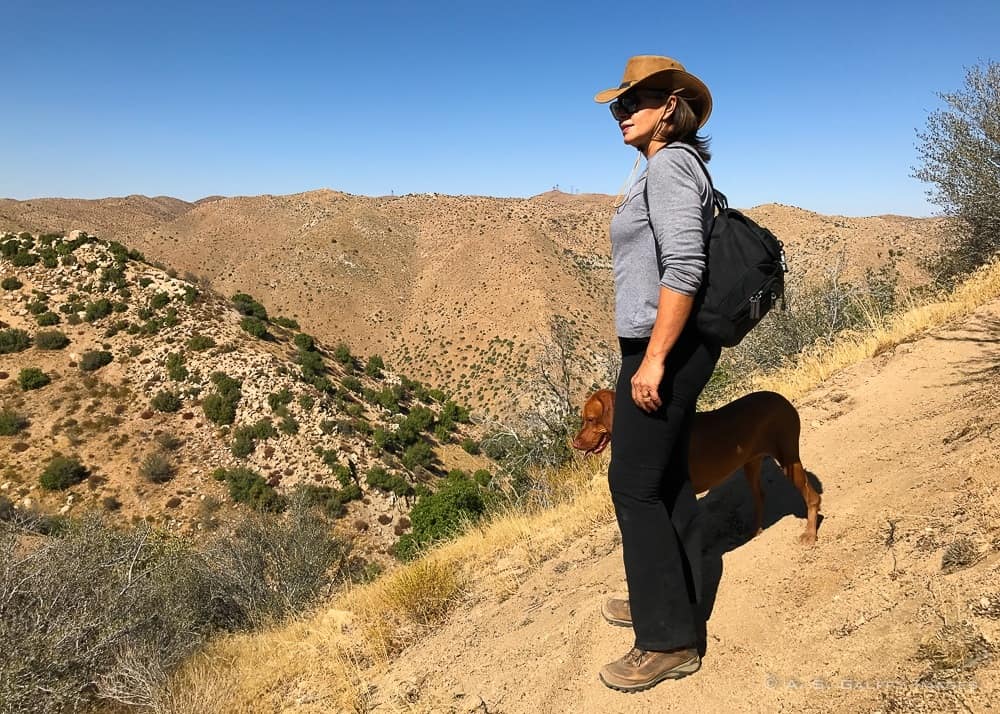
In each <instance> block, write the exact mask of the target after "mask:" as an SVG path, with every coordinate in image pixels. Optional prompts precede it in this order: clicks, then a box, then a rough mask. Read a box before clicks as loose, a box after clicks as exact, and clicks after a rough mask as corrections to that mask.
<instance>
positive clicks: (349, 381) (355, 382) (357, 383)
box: [340, 375, 362, 394]
mask: <svg viewBox="0 0 1000 714" xmlns="http://www.w3.org/2000/svg"><path fill="white" fill-rule="evenodd" d="M340 383H341V384H343V385H344V388H345V389H349V390H350V391H352V392H354V393H355V394H361V391H362V386H361V380H360V379H358V378H357V377H352V376H351V375H347V376H346V377H344V378H343V379H342V380H341V382H340Z"/></svg>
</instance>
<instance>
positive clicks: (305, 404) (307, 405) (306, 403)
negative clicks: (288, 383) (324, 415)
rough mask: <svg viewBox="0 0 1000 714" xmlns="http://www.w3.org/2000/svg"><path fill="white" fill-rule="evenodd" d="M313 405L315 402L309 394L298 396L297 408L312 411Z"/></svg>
mask: <svg viewBox="0 0 1000 714" xmlns="http://www.w3.org/2000/svg"><path fill="white" fill-rule="evenodd" d="M315 403H316V400H315V399H314V398H313V397H312V396H311V395H309V394H300V395H299V406H300V407H302V408H303V409H304V410H305V411H309V410H310V409H312V408H313V405H314V404H315Z"/></svg>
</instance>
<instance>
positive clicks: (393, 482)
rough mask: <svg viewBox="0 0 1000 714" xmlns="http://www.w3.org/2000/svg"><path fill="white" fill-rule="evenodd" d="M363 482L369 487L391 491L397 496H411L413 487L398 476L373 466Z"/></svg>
mask: <svg viewBox="0 0 1000 714" xmlns="http://www.w3.org/2000/svg"><path fill="white" fill-rule="evenodd" d="M365 480H366V481H367V482H368V485H369V486H374V487H375V488H379V489H382V490H383V491H392V492H393V493H395V494H396V495H397V496H411V495H413V486H411V485H410V484H409V482H407V480H406V479H404V478H403V477H402V476H400V475H398V474H394V473H389V472H388V471H386V470H385V469H384V468H382V467H381V466H373V467H372V468H371V469H369V470H368V474H367V475H366V476H365Z"/></svg>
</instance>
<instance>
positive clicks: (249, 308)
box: [233, 293, 267, 320]
mask: <svg viewBox="0 0 1000 714" xmlns="http://www.w3.org/2000/svg"><path fill="white" fill-rule="evenodd" d="M233 305H234V306H235V307H236V309H237V310H238V311H239V312H240V313H241V314H243V315H247V316H249V317H255V318H257V319H258V320H267V310H265V309H264V306H263V305H261V304H260V303H259V302H257V301H256V300H254V299H253V298H252V297H250V296H249V295H247V294H246V293H236V294H235V295H233Z"/></svg>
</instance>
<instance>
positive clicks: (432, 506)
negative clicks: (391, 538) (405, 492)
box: [395, 471, 486, 560]
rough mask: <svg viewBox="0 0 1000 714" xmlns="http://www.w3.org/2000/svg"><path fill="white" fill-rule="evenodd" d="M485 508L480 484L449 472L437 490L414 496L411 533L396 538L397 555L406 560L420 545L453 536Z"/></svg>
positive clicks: (456, 473)
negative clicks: (414, 503)
mask: <svg viewBox="0 0 1000 714" xmlns="http://www.w3.org/2000/svg"><path fill="white" fill-rule="evenodd" d="M485 511H486V502H485V500H484V499H483V493H482V490H481V489H480V487H479V485H478V484H477V483H476V482H475V481H471V480H469V479H468V478H466V477H465V475H464V473H462V472H460V471H459V472H452V473H449V474H448V478H447V479H445V481H444V483H443V484H442V486H441V488H440V489H438V490H437V491H436V492H434V493H427V494H424V495H421V496H420V497H419V498H418V499H417V503H416V505H415V506H414V507H413V510H412V511H411V512H410V520H411V522H412V523H413V532H412V533H408V534H406V535H404V536H403V537H402V538H400V539H399V543H397V545H396V548H395V552H396V555H397V556H398V557H399V558H401V559H403V560H408V559H410V558H412V557H414V556H415V555H416V554H417V553H418V552H419V550H420V549H421V548H423V547H426V546H428V545H430V544H432V543H434V542H436V541H439V540H442V539H444V538H450V537H452V536H453V535H455V534H456V533H457V532H458V531H459V530H461V528H462V526H463V525H464V524H465V523H469V522H472V523H474V522H476V521H477V520H479V518H480V517H481V516H482V515H483V513H484V512H485Z"/></svg>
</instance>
